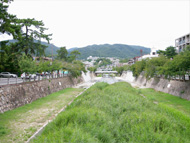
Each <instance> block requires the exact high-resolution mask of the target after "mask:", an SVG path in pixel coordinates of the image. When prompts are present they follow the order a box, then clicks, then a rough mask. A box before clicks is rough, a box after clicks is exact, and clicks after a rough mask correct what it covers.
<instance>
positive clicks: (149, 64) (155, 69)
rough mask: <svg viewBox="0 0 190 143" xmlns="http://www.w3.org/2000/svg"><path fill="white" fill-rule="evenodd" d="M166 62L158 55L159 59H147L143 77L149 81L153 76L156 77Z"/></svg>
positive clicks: (165, 59) (164, 58) (163, 57)
mask: <svg viewBox="0 0 190 143" xmlns="http://www.w3.org/2000/svg"><path fill="white" fill-rule="evenodd" d="M167 61H168V59H167V58H166V57H165V56H163V55H160V56H159V57H155V58H152V59H148V60H147V61H146V67H145V69H144V70H145V77H146V78H148V79H149V78H152V77H154V76H157V75H158V74H159V69H160V67H162V66H163V65H164V64H165V63H166V62H167Z"/></svg>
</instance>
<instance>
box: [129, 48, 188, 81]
mask: <svg viewBox="0 0 190 143" xmlns="http://www.w3.org/2000/svg"><path fill="white" fill-rule="evenodd" d="M159 53H160V55H159V57H155V58H152V59H144V60H142V61H137V62H136V63H135V64H133V65H132V66H131V67H130V70H131V71H132V72H133V75H134V76H135V77H138V76H139V75H140V74H141V73H142V72H144V76H145V77H146V78H147V79H150V78H152V77H163V78H166V79H175V78H176V77H177V78H179V79H182V80H185V75H188V76H190V47H189V46H187V47H186V49H185V50H184V51H182V52H180V53H179V54H177V53H176V52H175V47H168V48H167V49H166V51H159Z"/></svg>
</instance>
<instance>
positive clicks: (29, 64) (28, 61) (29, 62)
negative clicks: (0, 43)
mask: <svg viewBox="0 0 190 143" xmlns="http://www.w3.org/2000/svg"><path fill="white" fill-rule="evenodd" d="M18 63H19V67H20V70H21V71H22V72H25V73H35V72H36V69H37V66H36V62H35V61H34V60H33V59H32V58H31V57H28V56H27V55H25V54H23V55H22V56H21V57H20V59H19V62H18Z"/></svg>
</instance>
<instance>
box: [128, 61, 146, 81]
mask: <svg viewBox="0 0 190 143" xmlns="http://www.w3.org/2000/svg"><path fill="white" fill-rule="evenodd" d="M146 62H147V59H143V60H142V61H137V62H136V63H135V64H133V65H131V67H130V70H131V71H132V72H133V76H135V77H138V76H139V75H140V74H141V73H142V72H143V71H144V70H145V67H146Z"/></svg>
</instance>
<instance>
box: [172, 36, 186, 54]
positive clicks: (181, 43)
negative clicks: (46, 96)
mask: <svg viewBox="0 0 190 143" xmlns="http://www.w3.org/2000/svg"><path fill="white" fill-rule="evenodd" d="M189 43H190V33H189V34H186V35H184V36H182V37H179V38H178V39H176V40H175V47H176V49H177V52H178V53H179V52H181V51H182V50H183V49H185V48H186V46H187V45H189Z"/></svg>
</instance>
